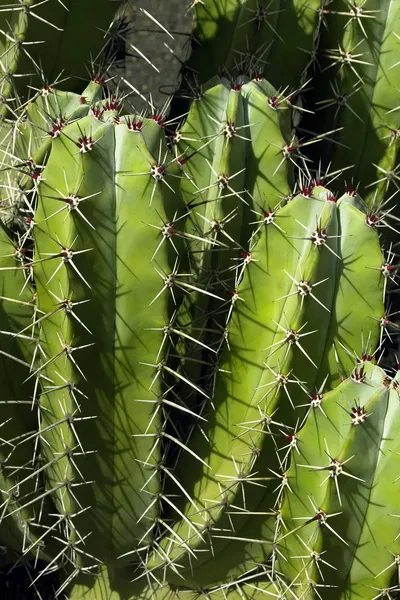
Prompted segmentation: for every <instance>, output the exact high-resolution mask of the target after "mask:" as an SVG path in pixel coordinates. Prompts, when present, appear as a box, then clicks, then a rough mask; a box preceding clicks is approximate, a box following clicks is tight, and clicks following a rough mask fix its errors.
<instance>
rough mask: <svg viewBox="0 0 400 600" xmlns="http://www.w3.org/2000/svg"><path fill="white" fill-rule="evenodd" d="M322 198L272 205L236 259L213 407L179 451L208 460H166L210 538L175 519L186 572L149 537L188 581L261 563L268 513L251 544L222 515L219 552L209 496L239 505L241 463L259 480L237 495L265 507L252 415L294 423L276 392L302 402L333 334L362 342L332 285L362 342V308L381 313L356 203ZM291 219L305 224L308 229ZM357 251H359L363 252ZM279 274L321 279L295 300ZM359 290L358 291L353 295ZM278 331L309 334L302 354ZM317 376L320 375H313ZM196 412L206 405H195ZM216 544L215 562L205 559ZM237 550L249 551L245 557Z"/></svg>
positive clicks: (330, 382)
mask: <svg viewBox="0 0 400 600" xmlns="http://www.w3.org/2000/svg"><path fill="white" fill-rule="evenodd" d="M329 198H330V195H329V193H328V190H326V189H324V188H320V187H319V188H318V187H317V188H315V190H314V192H313V196H312V198H309V197H305V196H297V197H296V198H294V199H293V200H291V201H290V202H289V203H288V204H287V205H286V206H285V207H283V208H281V209H280V210H278V211H277V212H276V225H277V226H279V227H280V228H281V229H279V228H278V227H275V226H274V225H273V224H269V225H264V226H263V229H262V233H261V235H260V239H259V240H258V242H257V243H256V244H255V247H254V249H253V251H252V261H251V262H250V263H249V264H248V265H247V266H246V267H244V268H243V270H244V277H243V281H242V282H241V284H240V285H239V287H238V293H239V296H240V298H242V301H241V302H237V303H236V304H235V307H234V310H233V312H232V315H233V316H232V320H231V322H230V324H229V337H228V342H229V347H227V346H225V348H224V351H223V353H222V357H221V362H220V363H219V373H217V375H216V377H215V381H214V390H213V392H214V393H213V397H212V399H213V409H212V410H209V412H208V414H207V418H208V422H207V425H204V426H202V429H201V430H198V431H197V432H196V433H195V434H194V436H193V437H192V439H191V440H190V448H191V449H192V450H194V451H195V453H196V455H197V456H200V457H201V458H202V460H204V461H205V462H206V463H207V465H208V466H207V467H205V466H202V464H201V463H200V462H197V463H193V462H192V466H191V468H190V471H189V469H188V461H190V460H191V459H190V457H188V456H185V455H184V454H183V455H182V458H181V461H180V462H178V463H177V465H176V469H175V472H176V473H177V474H178V475H179V476H180V481H181V482H183V485H184V487H185V489H186V490H188V489H190V497H191V498H192V499H193V500H194V501H195V503H196V505H198V511H197V512H196V511H193V505H192V504H191V503H190V504H189V503H187V505H186V507H185V514H186V517H187V519H190V520H191V522H192V524H193V525H194V526H197V527H199V528H200V532H201V533H202V534H204V528H205V524H204V525H203V528H202V527H201V524H202V519H204V520H205V519H206V517H207V518H208V519H210V520H211V523H212V524H213V527H215V530H216V532H217V533H216V534H215V536H216V538H218V539H214V541H213V548H212V549H211V548H210V544H209V540H208V539H207V540H206V542H207V543H206V544H205V545H202V544H201V539H200V535H195V534H193V532H192V531H190V530H189V528H188V523H187V520H182V521H181V522H180V523H179V522H178V523H177V525H176V528H175V531H176V533H177V534H178V535H179V536H180V538H182V539H184V540H187V544H189V545H190V547H191V548H194V549H195V550H198V551H200V550H201V553H199V554H198V556H197V560H196V570H195V572H194V575H193V574H191V571H190V564H191V560H193V559H191V560H189V559H190V556H189V554H188V553H187V550H185V549H182V547H180V545H179V544H177V545H176V546H177V547H176V548H174V547H172V548H171V546H170V544H169V543H168V541H166V543H165V545H164V544H161V547H162V548H163V549H164V550H165V551H166V552H167V550H169V552H168V558H169V559H176V560H177V561H178V562H179V564H180V565H185V564H186V563H185V557H186V560H188V561H189V564H188V566H187V570H186V569H185V577H186V578H187V580H188V579H189V580H190V581H192V584H193V585H194V582H197V584H199V582H200V583H201V585H202V586H209V585H211V584H212V583H213V582H214V581H218V582H220V583H222V582H223V581H229V580H230V579H231V578H234V577H238V576H239V575H240V574H242V573H243V572H245V570H246V568H250V565H249V563H251V562H252V561H254V560H263V559H264V558H265V556H268V552H267V553H266V550H265V546H266V545H267V546H269V547H270V546H271V544H272V540H271V537H270V535H269V530H270V528H271V521H270V520H269V521H267V522H266V524H265V525H264V526H263V525H260V518H261V519H262V515H260V517H259V518H258V519H257V518H256V517H254V518H253V519H254V522H255V523H254V527H255V529H257V530H258V532H259V534H258V536H255V538H254V539H255V540H257V539H263V540H264V541H263V542H262V543H261V544H257V542H254V543H253V544H251V549H249V548H248V547H247V546H248V544H247V542H250V540H249V536H248V527H249V526H250V524H249V522H248V520H247V519H246V517H245V515H244V514H242V515H240V516H239V515H238V516H236V519H235V518H234V517H232V516H231V517H230V519H231V520H233V522H234V531H235V533H234V537H236V538H237V541H236V544H235V542H234V541H233V545H234V546H235V545H236V548H235V549H234V550H232V549H230V550H227V547H226V546H227V544H229V538H230V537H231V535H230V534H229V533H227V534H225V536H224V534H223V533H222V534H221V533H220V532H221V531H222V532H224V531H229V519H228V518H227V517H226V514H224V511H223V510H221V507H220V505H219V503H220V502H221V494H222V493H224V494H225V496H224V498H225V500H226V501H227V502H228V503H231V504H232V505H233V506H234V507H238V506H239V507H242V508H241V510H242V511H243V510H246V509H247V505H246V504H244V500H243V499H242V495H243V490H242V487H241V485H240V482H239V480H238V479H237V478H238V471H239V472H240V473H242V475H243V476H244V478H246V476H248V475H249V473H251V472H253V473H257V474H258V475H257V476H255V477H256V479H255V481H258V479H257V477H258V476H259V477H260V479H261V481H262V482H263V483H262V484H263V485H266V491H265V490H262V493H261V492H260V491H259V490H257V488H253V486H252V484H251V483H250V482H251V479H250V478H249V480H248V482H247V484H245V488H246V490H249V491H248V492H247V491H246V494H247V493H248V494H249V495H250V496H251V500H250V501H249V502H250V503H251V504H252V506H254V509H253V510H257V507H258V511H260V508H259V507H260V506H263V507H264V508H263V509H262V510H263V514H264V513H265V510H266V508H270V507H271V505H272V504H273V502H274V500H273V498H274V494H273V490H274V489H275V488H276V481H275V480H274V481H273V487H271V484H268V483H267V484H265V481H264V480H265V479H270V478H271V474H270V472H268V471H267V470H266V465H268V467H269V468H270V469H273V470H275V471H279V470H280V465H279V461H277V457H276V455H275V449H274V447H273V445H272V447H271V444H270V441H268V440H266V438H268V436H267V435H266V429H265V427H266V423H265V421H263V419H262V418H261V416H260V414H261V415H263V414H264V415H269V416H271V415H275V411H276V410H277V414H276V416H274V419H276V420H277V421H278V422H279V423H284V430H285V427H288V426H289V427H295V426H296V422H297V421H298V420H299V419H300V422H301V420H302V418H303V417H304V413H305V409H304V408H303V410H298V411H295V410H294V409H293V407H292V405H291V402H290V401H289V398H288V395H287V394H288V393H289V395H290V396H291V398H292V403H293V405H294V406H297V405H302V406H304V405H309V402H310V400H308V401H307V395H306V394H305V393H304V392H306V393H307V392H308V393H310V394H311V393H312V392H313V391H314V389H318V388H319V387H320V386H321V384H322V383H323V382H324V383H325V386H326V389H329V388H331V387H334V386H335V385H336V384H337V383H338V382H339V373H338V367H337V364H336V358H337V357H336V353H335V352H334V349H333V344H334V343H337V342H338V341H342V343H344V340H346V344H348V347H351V348H352V349H354V351H355V352H357V353H358V354H359V355H361V352H362V349H363V348H362V338H361V334H360V331H361V330H360V328H359V327H360V325H359V323H360V321H355V323H354V325H355V328H354V330H353V329H352V326H353V323H352V321H349V319H348V306H349V304H348V303H347V308H345V306H344V303H343V300H342V294H343V292H344V291H346V293H347V302H350V303H351V300H350V299H351V298H353V302H354V304H356V305H357V307H358V308H359V311H360V313H359V316H360V319H361V321H363V326H364V327H365V335H366V337H367V336H368V333H369V332H370V331H371V333H372V335H371V339H370V342H371V346H372V347H375V345H376V342H377V339H378V336H379V328H378V327H376V325H374V324H373V321H372V319H370V317H374V315H373V314H371V307H372V306H375V307H376V308H375V310H376V313H375V318H378V315H380V314H381V312H380V311H382V310H383V304H382V286H383V278H382V276H381V274H380V273H379V271H373V270H369V269H367V265H366V263H368V261H370V263H369V264H370V265H375V266H378V265H380V264H381V261H382V255H381V251H380V248H379V243H378V240H377V235H376V232H374V231H373V230H372V229H370V228H369V227H368V226H367V225H366V224H365V215H364V214H363V213H361V212H360V211H359V210H358V209H356V208H354V207H353V206H351V205H349V204H348V203H346V202H341V201H340V200H339V201H338V202H337V203H336V202H333V201H331V200H329ZM349 213H350V215H349ZM349 218H352V220H353V224H354V228H355V231H356V232H357V236H354V242H353V244H352V245H350V244H349V242H348V240H347V238H345V237H343V238H341V237H340V231H341V230H342V229H345V227H346V226H347V223H348V221H349ZM316 223H319V226H320V227H321V228H322V229H326V232H327V235H328V241H327V245H328V246H329V247H330V249H331V250H329V249H328V247H325V246H320V247H316V246H315V245H314V243H313V241H312V240H311V237H312V235H313V232H314V231H315V224H316ZM303 226H305V227H307V228H308V229H309V233H308V235H307V232H306V231H305V230H304V227H303ZM283 228H284V230H283ZM364 236H365V237H364ZM298 238H302V239H298ZM359 242H361V245H360V246H358V243H359ZM365 248H368V249H369V252H370V254H369V252H368V254H369V256H368V257H367V258H366V256H365ZM332 251H333V252H334V253H336V254H337V255H338V256H335V254H334V253H333V252H332ZM350 265H351V271H352V273H351V286H352V292H351V291H350V284H349V285H347V279H348V278H349V276H350V273H349V269H350ZM287 274H290V275H292V276H293V277H294V278H295V279H296V280H297V281H299V280H300V279H302V278H304V279H305V280H309V281H311V282H312V283H314V284H315V283H317V282H319V281H322V280H324V279H326V278H327V281H325V282H323V283H321V285H320V286H318V287H315V291H314V289H313V294H314V295H315V297H314V298H313V297H305V298H303V301H302V300H301V298H300V297H299V295H298V294H297V286H296V285H295V284H294V283H293V282H292V280H291V279H290V277H289V276H288V275H287ZM361 289H362V290H363V292H362V293H361V294H360V293H359V290H361ZM288 295H289V296H288ZM285 296H288V297H286V298H285ZM315 298H317V300H316V299H315ZM318 301H319V302H318ZM320 303H322V305H323V306H321V304H320ZM324 307H325V308H324ZM327 309H328V310H327ZM345 311H346V312H345ZM289 328H290V329H292V330H293V331H299V330H300V332H303V333H307V332H312V331H313V333H312V334H310V335H307V336H306V337H304V338H303V339H301V341H300V344H301V347H302V349H303V350H304V351H305V352H306V353H307V355H308V357H307V356H305V355H304V353H303V352H302V349H300V348H298V347H294V346H291V345H289V344H286V343H285V342H284V340H285V331H287V330H288V329H289ZM337 354H338V357H339V361H340V364H341V367H342V369H343V371H344V372H345V373H349V372H351V370H352V368H353V364H354V357H352V356H349V355H348V354H347V353H346V352H345V351H344V350H343V348H341V347H340V346H339V347H338V348H337ZM271 370H272V371H271ZM279 373H283V374H284V375H288V376H289V379H291V380H292V383H289V384H288V389H287V391H286V390H285V388H284V387H283V386H278V384H277V382H276V375H277V374H279ZM326 376H328V378H327V379H326V380H325V377H326ZM296 380H297V381H301V382H302V385H301V386H300V385H299V384H298V383H296ZM324 380H325V381H324ZM244 398H247V402H243V399H244ZM259 409H260V410H261V413H260V412H259ZM203 415H206V413H205V412H203ZM246 423H247V424H248V427H247V428H246V425H245V424H246ZM251 423H252V424H253V425H251ZM243 424H244V425H243ZM297 424H298V423H297ZM286 431H288V430H286ZM239 434H240V435H239ZM289 434H290V430H289V432H288V435H289ZM280 435H282V434H280ZM249 448H250V449H251V448H253V449H254V450H257V452H259V453H260V456H259V460H258V461H257V460H256V458H257V454H256V453H254V452H249ZM284 454H285V451H284V452H283V455H284ZM281 460H282V455H281ZM229 484H230V485H229ZM242 485H243V484H242ZM224 490H225V491H224ZM250 490H251V491H250ZM263 496H265V497H264V499H263ZM271 498H272V499H271ZM249 510H250V509H249ZM234 512H235V511H234ZM199 513H200V515H201V513H204V516H203V517H202V518H201V517H199ZM231 515H232V513H231ZM257 520H258V523H257ZM261 532H262V534H261ZM221 536H222V540H223V538H224V537H225V542H224V541H221V539H220V538H221ZM250 537H251V536H250ZM231 544H232V542H231ZM238 547H239V549H238ZM222 549H223V551H222ZM218 553H220V560H218V558H217V559H216V555H218ZM246 553H247V556H250V557H251V558H249V559H248V562H247V559H246V558H245V557H246ZM160 562H161V561H160V560H159V557H158V556H155V557H154V563H153V562H150V565H152V566H153V567H154V568H157V567H158V568H159V566H160ZM167 580H168V581H171V582H173V583H175V584H177V585H179V583H178V578H176V577H175V576H174V574H173V573H170V574H169V575H168V576H167Z"/></svg>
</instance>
